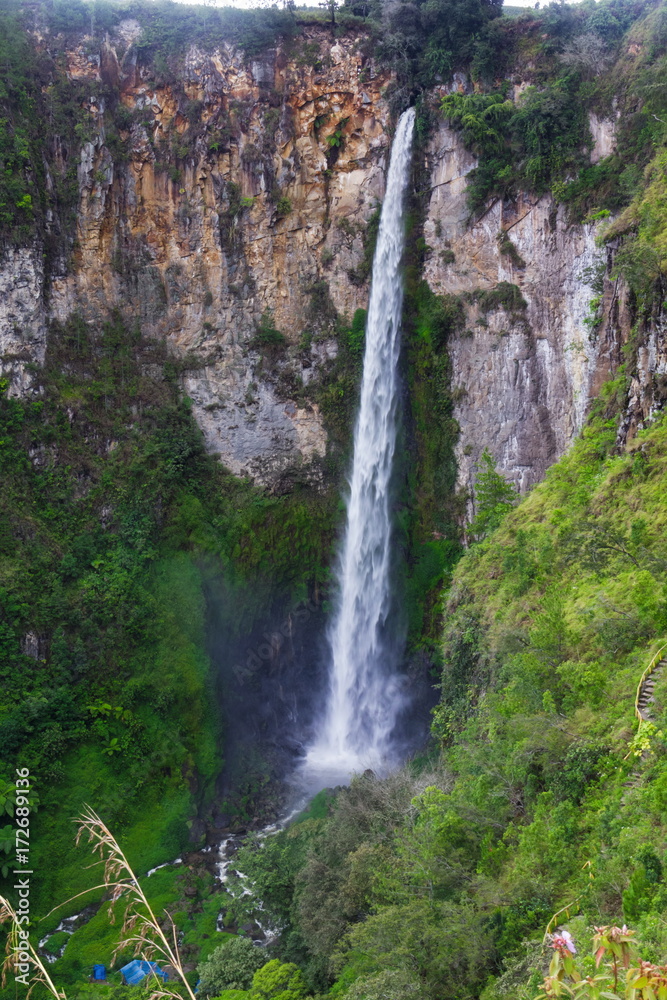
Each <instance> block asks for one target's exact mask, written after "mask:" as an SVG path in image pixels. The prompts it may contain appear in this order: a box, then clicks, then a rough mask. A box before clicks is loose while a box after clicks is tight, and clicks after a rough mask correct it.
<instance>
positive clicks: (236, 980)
mask: <svg viewBox="0 0 667 1000" xmlns="http://www.w3.org/2000/svg"><path fill="white" fill-rule="evenodd" d="M265 958H266V956H265V954H264V952H263V951H262V949H261V948H258V947H256V945H254V944H253V943H252V941H251V940H250V938H245V937H234V938H231V939H230V940H229V941H226V942H225V943H224V944H221V945H220V947H219V948H216V949H215V951H214V952H213V953H212V954H211V955H210V957H209V958H208V959H207V960H206V961H205V962H202V963H201V964H200V965H199V966H198V968H197V975H198V976H199V979H200V983H199V992H200V994H201V996H203V997H217V996H219V995H220V993H222V991H223V990H247V989H249V988H250V986H251V984H252V977H253V976H254V974H255V973H256V972H257V970H258V969H260V968H261V967H262V965H264V961H265Z"/></svg>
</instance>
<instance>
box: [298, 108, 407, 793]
mask: <svg viewBox="0 0 667 1000" xmlns="http://www.w3.org/2000/svg"><path fill="white" fill-rule="evenodd" d="M414 121H415V111H414V108H410V109H409V110H408V111H405V112H404V113H403V114H402V115H401V117H400V119H399V121H398V126H397V128H396V135H395V138H394V143H393V147H392V151H391V160H390V163H389V174H388V177H387V190H386V194H385V199H384V204H383V206H382V214H381V217H380V229H379V233H378V239H377V245H376V250H375V258H374V260H373V274H372V279H371V294H370V302H369V305H368V318H367V323H366V347H365V352H364V370H363V378H362V384H361V400H360V406H359V416H358V418H357V425H356V428H355V434H354V461H353V466H352V477H351V482H350V495H349V500H348V504H347V526H346V531H345V537H344V542H343V547H342V550H341V554H340V559H339V563H338V573H337V578H338V605H337V610H336V615H335V618H334V620H333V622H332V624H331V628H330V630H329V636H328V638H329V644H330V650H331V666H330V690H329V696H328V704H327V706H326V711H325V714H324V718H323V721H322V724H321V728H320V733H319V735H318V738H317V739H316V741H315V743H314V744H313V745H312V746H311V747H310V749H309V751H308V755H307V758H306V772H307V773H309V774H310V775H311V776H312V778H313V779H314V780H315V781H317V780H318V779H319V781H320V787H321V785H322V784H323V783H327V784H328V783H331V782H332V781H337V780H338V781H340V780H346V779H347V778H349V776H350V774H352V773H353V772H354V771H359V770H363V769H364V768H367V767H371V768H373V769H378V768H379V769H381V768H382V765H383V763H387V760H388V756H389V753H390V738H391V733H392V729H393V728H394V725H395V722H396V717H397V714H398V711H399V709H400V706H401V695H400V691H399V684H398V678H397V677H396V674H395V664H396V654H397V650H396V649H394V650H393V651H391V650H389V649H388V646H387V644H386V643H385V641H384V634H383V633H384V632H385V627H386V622H387V617H388V615H389V613H390V606H391V594H390V569H391V552H390V543H391V534H392V524H391V515H390V504H389V492H390V481H391V473H392V465H393V458H394V451H395V448H396V418H397V393H398V386H397V366H398V356H399V351H400V322H401V310H402V306H403V281H402V275H401V257H402V254H403V246H404V242H405V231H404V230H405V213H404V201H405V192H406V188H407V185H408V179H409V175H410V160H411V150H412V133H413V129H414Z"/></svg>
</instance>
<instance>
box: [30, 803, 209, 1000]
mask: <svg viewBox="0 0 667 1000" xmlns="http://www.w3.org/2000/svg"><path fill="white" fill-rule="evenodd" d="M77 825H78V832H77V836H76V843H77V845H78V844H79V843H80V842H81V840H82V839H83V838H86V840H87V842H88V843H90V844H92V848H91V850H92V852H93V854H98V855H99V860H98V861H96V862H94V865H102V866H103V870H104V881H103V882H101V883H100V884H99V885H96V886H93V887H92V888H91V889H87V890H85V892H82V893H78V894H77V895H76V896H73V897H72V898H71V899H68V900H67V901H66V902H67V903H70V902H72V900H73V899H77V898H78V897H79V896H83V895H85V894H86V893H88V892H92V891H93V890H94V889H101V888H105V889H107V890H108V891H109V892H110V893H111V901H110V902H111V905H110V909H109V919H110V921H111V922H113V920H114V913H113V907H114V905H115V904H116V903H117V902H118V900H120V899H125V900H126V906H125V913H124V915H123V924H122V928H121V940H120V941H119V943H118V946H117V947H116V949H115V951H114V954H113V960H114V961H115V960H116V957H117V956H118V954H119V952H122V951H125V950H126V949H129V948H132V949H133V951H134V954H135V955H137V956H140V957H141V958H142V959H144V960H145V961H150V960H151V959H153V958H154V957H155V956H159V957H160V958H161V959H162V960H163V962H165V964H168V965H171V966H172V968H173V969H174V970H175V972H176V973H177V975H178V977H179V979H180V980H181V982H182V983H183V986H184V987H185V990H186V992H187V996H188V997H190V1000H195V995H194V992H193V990H192V987H191V986H190V984H189V983H188V981H187V978H186V975H185V971H184V969H183V963H182V961H181V955H180V952H179V948H178V940H177V930H176V925H175V924H174V921H173V920H172V917H171V914H170V913H168V912H167V911H166V910H165V914H166V918H167V921H168V923H169V930H168V932H167V933H165V931H164V930H163V929H162V927H161V926H160V924H159V922H158V919H157V917H156V915H155V913H154V912H153V909H152V907H151V905H150V903H149V902H148V899H147V898H146V895H145V893H144V891H143V889H142V888H141V886H140V885H139V882H138V880H137V877H136V875H135V874H134V872H133V870H132V868H131V867H130V863H129V862H128V860H127V858H126V857H125V854H124V853H123V851H122V850H121V848H120V845H119V844H118V841H117V840H116V839H115V837H114V836H113V835H112V833H111V831H110V830H109V828H108V827H107V826H106V824H105V823H104V822H103V821H102V820H101V819H100V817H99V816H98V815H97V813H96V812H95V811H94V810H93V809H91V808H90V806H86V807H85V809H84V811H83V814H82V815H81V816H80V817H79V818H78V820H77ZM94 865H93V866H94ZM91 867H92V866H91ZM64 905H65V903H61V904H60V905H59V906H57V907H55V908H54V910H56V909H60V906H64ZM54 910H51V913H53V912H54ZM49 915H50V914H49ZM40 964H41V963H40ZM155 979H156V981H159V980H158V977H157V976H155ZM54 989H55V988H54ZM54 996H56V997H59V998H64V994H59V993H57V992H54ZM159 997H174V998H176V1000H182V994H181V993H176V992H174V991H172V990H170V989H169V988H168V987H164V986H163V984H162V982H161V981H160V986H159V988H158V987H156V988H155V989H154V990H152V991H151V993H150V1000H153V998H155V1000H157V998H159Z"/></svg>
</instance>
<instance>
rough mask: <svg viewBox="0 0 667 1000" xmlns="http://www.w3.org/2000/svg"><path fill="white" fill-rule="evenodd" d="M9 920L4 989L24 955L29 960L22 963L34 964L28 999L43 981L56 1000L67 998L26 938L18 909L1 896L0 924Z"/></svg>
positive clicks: (4, 965) (4, 963)
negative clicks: (8, 978)
mask: <svg viewBox="0 0 667 1000" xmlns="http://www.w3.org/2000/svg"><path fill="white" fill-rule="evenodd" d="M8 920H9V921H11V926H10V928H9V932H8V934H7V943H6V946H5V953H6V957H5V960H4V962H3V963H2V979H1V982H2V988H3V989H4V988H5V986H6V985H7V977H8V976H9V975H11V974H12V973H14V972H16V966H17V964H18V963H19V955H20V956H21V960H23V958H24V956H25V957H26V958H27V962H24V961H21V964H28V965H32V966H33V975H32V980H31V983H30V986H29V988H28V992H27V994H26V1000H28V998H29V997H30V994H31V993H32V991H33V990H34V988H35V986H36V985H37V983H42V984H43V985H44V986H46V988H47V990H48V991H49V993H51V994H52V996H54V997H55V998H56V1000H67V998H66V996H65V993H64V991H63V990H59V989H58V988H57V986H56V985H55V983H54V982H53V980H52V979H51V977H50V975H49V974H48V972H47V971H46V968H45V966H44V963H43V962H42V960H41V958H40V957H39V955H38V954H37V951H36V950H35V948H34V946H33V945H32V944H31V943H30V941H29V940H28V939H27V938H26V936H25V931H24V930H23V928H22V927H21V924H20V923H19V918H18V915H17V913H16V910H15V909H14V907H13V906H12V904H11V903H10V902H9V901H8V900H7V899H5V897H4V896H0V924H2V923H6V922H7V921H8Z"/></svg>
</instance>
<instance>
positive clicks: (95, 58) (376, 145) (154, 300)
mask: <svg viewBox="0 0 667 1000" xmlns="http://www.w3.org/2000/svg"><path fill="white" fill-rule="evenodd" d="M140 37H141V28H140V26H139V25H138V24H137V23H136V22H134V21H132V20H128V21H126V22H124V23H123V24H121V26H120V28H119V30H118V33H117V34H116V35H115V36H114V37H112V38H110V39H109V40H108V41H107V43H106V44H105V45H104V46H103V47H102V49H101V51H95V50H94V48H93V47H91V46H90V45H89V44H88V40H87V39H83V40H82V42H81V45H80V46H79V47H78V48H75V49H73V50H72V49H71V50H69V51H67V53H66V55H67V73H68V75H69V76H70V77H71V78H72V79H76V80H83V81H86V82H88V81H90V83H91V91H95V89H96V88H95V85H96V84H100V83H102V84H104V85H105V87H106V88H107V89H108V88H109V87H112V88H115V89H116V91H117V92H118V93H119V97H120V101H121V102H122V105H123V108H124V114H123V116H122V118H121V122H122V124H123V125H124V126H125V128H124V129H122V128H121V131H120V139H121V141H122V142H123V143H124V146H125V148H126V150H127V152H126V154H125V158H124V159H123V158H119V157H118V156H114V155H113V151H112V149H111V148H110V146H111V145H112V144H111V142H110V141H109V138H110V137H109V136H108V135H107V131H106V127H105V121H106V120H108V119H105V110H107V109H106V108H105V101H104V99H102V98H98V97H94V96H93V97H91V99H90V108H89V111H90V131H91V138H90V141H88V142H86V143H85V144H84V146H83V148H82V151H81V159H80V163H79V166H78V184H79V191H80V201H79V209H78V218H77V245H76V251H75V255H74V260H73V261H71V262H70V263H69V264H68V266H67V267H66V268H63V270H62V273H61V274H57V275H56V276H55V278H53V279H52V280H51V282H50V284H49V287H44V283H43V269H42V266H41V261H42V250H41V247H39V246H35V247H33V248H31V249H25V250H20V251H17V252H15V253H11V254H9V255H7V256H6V257H5V259H4V262H3V268H2V277H1V278H0V280H1V281H2V292H3V293H4V294H3V295H2V302H3V305H2V306H0V330H1V331H2V332H1V333H0V338H1V339H0V351H1V352H2V354H3V356H4V363H5V368H6V369H9V371H10V372H11V374H12V377H13V383H12V389H11V391H12V392H15V393H24V392H27V391H29V390H30V382H31V380H30V374H29V370H30V365H31V364H33V363H37V364H40V363H41V362H42V361H43V358H44V351H45V337H46V328H47V322H48V320H49V319H51V318H56V319H59V320H65V319H66V318H67V316H68V315H69V314H71V313H72V312H74V311H78V312H80V313H82V314H83V315H84V316H85V317H86V318H89V319H95V318H99V317H100V316H105V315H107V314H108V312H109V310H110V309H111V308H114V307H120V308H122V309H123V311H124V312H126V313H127V314H129V315H130V316H135V317H138V318H139V319H140V320H141V323H142V328H143V329H144V330H145V331H147V332H149V333H152V334H154V335H156V336H161V337H165V338H166V339H167V340H168V342H169V343H170V345H171V346H172V348H173V349H174V350H175V352H176V353H177V355H178V356H180V357H181V358H182V359H187V362H186V366H185V367H186V372H185V375H184V385H185V390H186V392H187V393H188V395H189V396H190V397H191V399H192V401H193V410H194V414H195V416H196V418H197V420H198V422H199V424H200V426H201V427H202V429H203V431H204V434H205V437H206V441H207V444H208V446H209V448H210V449H211V451H214V452H217V453H218V454H219V455H220V456H221V459H222V460H223V462H224V463H225V465H227V466H228V467H229V468H230V469H231V470H232V471H233V472H235V473H237V474H240V475H246V474H247V475H250V476H252V477H253V478H255V479H256V480H257V481H259V482H261V483H264V484H267V485H271V484H273V483H275V482H276V481H277V480H278V479H279V477H280V476H281V475H283V474H284V473H285V471H286V470H287V469H289V468H290V467H293V466H304V465H306V466H307V465H309V464H312V463H313V460H316V459H317V458H318V457H320V456H322V455H323V454H324V451H325V448H326V434H325V431H324V428H323V425H322V420H321V416H320V414H319V412H318V409H317V406H316V405H315V404H313V403H310V404H304V403H303V402H297V401H296V400H295V399H294V398H292V395H291V394H290V392H289V386H290V385H291V386H294V385H295V384H296V386H297V388H298V387H299V386H300V385H302V384H303V383H306V382H308V381H309V380H311V379H312V378H313V377H316V376H317V373H318V372H319V371H320V370H321V369H322V367H325V366H326V365H327V364H329V363H330V361H331V359H332V357H333V356H334V355H335V351H336V344H335V340H333V339H332V337H331V333H332V328H333V326H334V323H335V319H336V313H338V314H339V315H340V316H342V317H347V318H348V320H351V318H352V315H353V313H354V311H355V309H357V308H358V307H360V306H364V305H365V304H366V298H367V291H368V288H367V276H366V275H365V274H364V273H361V274H360V273H359V266H360V264H361V262H362V260H363V255H364V241H363V237H364V233H365V227H366V223H367V222H368V219H369V218H370V217H371V215H372V214H373V212H374V211H375V208H376V205H377V204H378V203H379V202H380V201H381V199H382V195H383V189H384V173H383V170H384V166H385V159H386V151H387V148H388V145H389V142H390V140H389V134H388V126H389V113H388V108H387V105H386V102H385V101H384V100H383V99H382V96H381V92H382V89H383V87H384V85H385V84H386V83H387V77H386V75H382V74H380V73H377V72H376V71H375V69H374V66H373V64H372V62H369V60H367V59H365V58H364V56H363V55H362V54H361V40H360V39H355V38H345V39H343V40H341V41H338V42H333V41H332V39H331V36H330V33H329V32H326V31H321V30H319V31H318V30H315V31H313V32H311V33H308V32H307V33H306V34H305V36H304V37H301V38H300V39H299V42H298V46H297V47H296V49H295V48H294V47H293V48H292V49H291V50H290V52H289V53H287V52H286V51H284V50H280V49H277V50H271V51H268V52H266V53H265V54H264V55H262V57H261V58H258V59H256V60H251V61H245V60H244V59H243V58H242V56H241V54H240V53H239V52H238V51H237V50H234V49H233V48H231V47H229V48H224V49H222V50H217V51H214V52H212V53H204V52H201V51H199V50H198V49H197V48H194V47H193V48H191V49H190V50H189V52H188V54H187V57H186V60H185V72H184V77H183V79H182V80H179V81H178V84H170V85H169V84H162V85H157V84H155V83H154V82H153V81H151V80H150V79H148V78H147V73H146V72H145V71H142V70H140V69H139V68H138V66H137V52H136V42H137V40H138V39H139V38H140ZM144 77H146V78H144ZM116 118H118V115H116ZM175 164H176V165H175ZM350 275H351V277H350ZM258 331H259V333H258ZM276 331H277V332H278V333H280V334H282V335H283V336H284V338H285V341H286V348H285V349H282V350H280V351H277V350H276V347H275V344H274V345H273V346H271V343H270V341H272V340H273V341H276V340H278V339H279V338H278V336H277V333H276ZM304 333H307V334H309V335H314V336H308V337H307V338H306V339H305V341H302V335H303V334H304ZM267 351H269V352H270V353H271V355H272V356H271V363H270V364H266V363H264V362H265V360H266V359H265V358H263V355H264V354H266V353H267ZM26 366H27V367H26ZM286 387H287V388H286ZM295 395H298V393H295ZM315 464H317V463H315ZM313 474H315V473H313Z"/></svg>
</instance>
